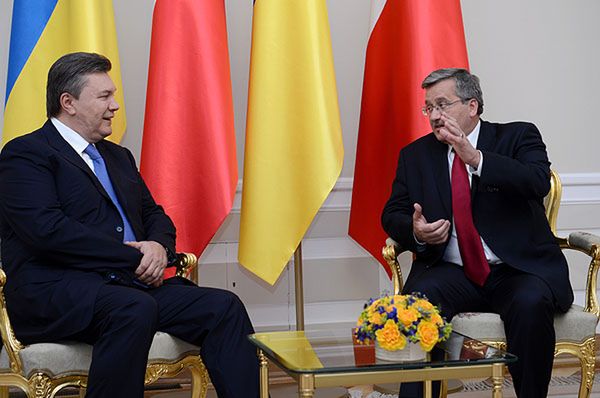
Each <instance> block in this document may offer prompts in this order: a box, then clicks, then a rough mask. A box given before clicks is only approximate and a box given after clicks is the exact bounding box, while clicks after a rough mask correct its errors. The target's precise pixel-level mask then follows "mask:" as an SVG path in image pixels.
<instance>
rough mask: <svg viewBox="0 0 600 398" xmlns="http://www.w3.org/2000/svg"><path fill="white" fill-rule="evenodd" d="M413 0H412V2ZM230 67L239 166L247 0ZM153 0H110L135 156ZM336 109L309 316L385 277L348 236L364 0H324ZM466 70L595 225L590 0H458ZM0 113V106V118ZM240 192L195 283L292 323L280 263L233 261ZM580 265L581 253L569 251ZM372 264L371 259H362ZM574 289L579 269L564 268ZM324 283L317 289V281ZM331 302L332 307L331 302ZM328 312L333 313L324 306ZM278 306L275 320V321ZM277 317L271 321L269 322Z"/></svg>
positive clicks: (255, 313)
mask: <svg viewBox="0 0 600 398" xmlns="http://www.w3.org/2000/svg"><path fill="white" fill-rule="evenodd" d="M414 1H417V0H414ZM225 2H226V6H227V17H228V26H229V45H230V57H231V76H232V83H233V95H234V106H235V123H236V130H237V138H238V159H239V164H240V175H241V173H242V167H241V166H242V164H243V163H242V162H243V143H244V127H245V114H246V105H247V104H246V96H247V84H248V64H249V57H250V38H251V23H252V20H251V18H252V14H251V13H252V1H251V0H226V1H225ZM152 4H153V1H149V0H143V1H142V0H127V1H125V0H115V1H114V7H115V14H116V15H115V18H116V24H117V30H118V31H117V33H118V37H119V47H120V54H121V66H122V73H123V82H124V91H125V105H126V108H127V114H128V126H129V128H128V132H127V134H126V136H125V138H124V140H123V142H122V143H123V145H125V146H127V147H129V148H130V149H131V150H132V151H133V152H134V154H135V155H136V156H137V157H139V153H140V145H141V130H142V124H143V112H144V98H145V90H146V77H147V62H148V61H147V60H148V52H149V38H150V24H151V17H152ZM328 6H329V18H330V24H331V36H332V43H333V53H334V59H335V67H336V73H337V84H338V91H339V101H340V111H341V118H342V126H343V134H344V144H345V161H344V168H343V171H342V178H341V179H340V182H339V183H338V184H337V185H336V189H335V191H334V194H333V195H332V196H331V197H330V198H329V200H328V202H327V203H326V205H325V206H324V208H323V209H322V210H321V211H320V212H319V215H318V216H317V219H316V221H315V222H314V223H313V226H312V227H311V229H310V230H309V233H308V235H307V239H306V240H305V251H304V255H305V258H306V265H305V267H306V270H305V286H306V301H307V311H306V312H307V322H308V323H311V322H312V323H320V322H326V321H347V320H349V319H351V318H352V317H353V316H354V315H353V314H358V311H359V310H360V304H361V303H362V301H363V300H364V299H365V298H367V297H368V296H373V295H376V294H377V293H378V291H379V290H380V289H383V288H384V287H385V286H386V283H387V282H385V280H384V278H382V277H381V274H380V272H379V271H378V267H377V265H375V264H374V262H373V260H372V259H371V258H369V257H368V256H367V255H366V254H365V253H364V252H363V251H362V250H361V249H360V248H358V247H357V246H356V245H355V244H354V243H353V242H352V241H351V240H349V239H348V238H347V236H346V230H347V222H348V211H349V203H350V188H351V184H352V179H351V178H352V173H353V169H354V157H355V145H356V139H357V130H358V116H359V111H360V96H361V88H362V73H363V62H364V54H365V48H366V44H367V38H368V29H369V18H370V16H369V13H370V2H369V0H328ZM11 8H12V1H11V0H8V1H6V0H5V1H1V2H0V93H1V94H0V98H2V99H3V98H4V91H5V84H6V78H5V77H6V63H7V54H8V43H9V29H10V14H11ZM462 8H463V17H464V24H465V31H466V38H467V47H468V51H469V59H470V64H471V69H472V71H473V72H474V73H476V74H478V75H479V76H480V77H481V80H482V86H483V90H484V97H485V105H486V107H485V109H486V111H485V113H484V117H485V118H486V119H488V120H494V121H509V120H530V121H533V122H535V123H536V124H537V125H538V126H539V127H540V129H541V131H542V134H543V136H544V138H545V141H546V143H547V145H548V150H549V153H550V157H551V159H552V161H553V163H554V165H553V167H554V168H556V169H557V170H558V171H559V172H560V173H561V176H563V179H564V182H565V195H564V201H563V210H562V212H561V218H560V219H559V228H560V232H561V233H562V234H563V235H564V234H567V233H568V232H569V231H571V230H574V229H587V230H591V231H593V232H600V217H599V216H600V167H598V161H597V157H596V149H597V148H598V146H599V144H600V134H599V133H598V132H597V131H596V129H597V126H596V124H597V123H595V122H596V117H595V113H596V112H600V111H599V110H597V109H596V104H597V103H598V99H597V93H598V92H600V78H598V72H597V71H599V70H600V47H598V45H597V40H598V38H599V37H600V24H598V23H596V21H595V19H596V17H597V16H598V15H600V2H599V1H597V0H573V1H569V2H567V1H564V0H529V1H522V0H503V1H497V0H462ZM2 119H3V112H0V126H1V125H2ZM238 221H239V194H238V195H237V198H236V205H235V206H234V210H233V212H232V215H231V216H230V217H229V218H228V219H227V220H226V222H225V224H224V226H223V227H222V228H221V230H220V231H219V233H218V234H217V236H216V237H215V239H214V240H213V243H212V244H211V245H210V246H209V248H208V250H207V251H206V253H205V254H204V256H203V257H202V266H201V273H202V281H203V283H205V284H208V285H212V286H219V287H224V288H228V289H230V290H234V291H236V292H237V293H238V294H239V295H240V296H241V297H242V299H243V300H244V301H245V302H246V303H247V304H248V306H249V309H250V313H251V316H252V318H253V320H254V322H255V323H257V324H259V325H262V326H263V327H270V326H271V327H272V326H274V325H276V324H278V322H280V324H281V325H280V326H283V327H285V324H286V322H288V323H293V277H292V275H290V274H289V273H288V272H287V271H286V272H285V273H284V275H283V276H282V278H281V279H280V280H279V281H278V282H277V284H276V285H275V286H274V287H270V286H267V285H265V284H264V283H262V282H261V281H259V280H257V279H256V278H254V277H253V276H252V275H250V274H249V273H248V272H246V271H244V270H243V269H242V268H241V267H239V265H238V264H237V262H236V258H237V239H238ZM576 263H577V265H576V266H575V267H579V265H582V264H584V260H583V259H579V260H576ZM365 264H370V266H365ZM572 275H573V282H574V285H576V286H575V287H576V289H577V291H578V295H579V297H581V289H582V287H583V281H584V277H585V272H584V271H583V269H578V268H573V269H572ZM323 280H327V281H331V283H328V289H320V288H319V286H321V285H320V283H319V282H320V281H321V282H322V281H323ZM332 308H335V311H332ZM334 312H335V314H336V316H338V317H337V318H335V316H334V317H333V318H332V313H334ZM281 316H283V317H284V318H285V319H284V320H283V321H281V318H280V317H281ZM277 319H279V320H277Z"/></svg>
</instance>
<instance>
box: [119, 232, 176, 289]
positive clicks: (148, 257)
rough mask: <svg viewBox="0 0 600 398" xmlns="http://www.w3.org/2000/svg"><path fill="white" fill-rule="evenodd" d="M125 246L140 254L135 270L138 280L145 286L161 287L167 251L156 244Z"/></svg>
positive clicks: (140, 243) (145, 243) (148, 242)
mask: <svg viewBox="0 0 600 398" xmlns="http://www.w3.org/2000/svg"><path fill="white" fill-rule="evenodd" d="M125 244H126V245H128V246H131V247H133V248H136V249H138V250H139V251H140V252H141V253H142V254H143V256H142V260H141V261H140V265H139V266H138V267H137V269H136V270H135V274H136V275H137V277H138V279H139V280H140V281H142V282H144V283H145V284H147V285H152V286H155V287H158V286H160V285H162V281H163V271H164V270H165V267H166V266H167V251H166V250H165V248H164V247H163V246H162V245H161V244H160V243H158V242H154V241H141V242H125Z"/></svg>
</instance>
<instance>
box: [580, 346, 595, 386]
mask: <svg viewBox="0 0 600 398" xmlns="http://www.w3.org/2000/svg"><path fill="white" fill-rule="evenodd" d="M579 362H580V363H581V385H580V386H579V398H589V396H590V394H591V392H592V386H593V384H594V370H595V369H594V367H595V362H596V355H595V349H594V339H593V338H592V339H589V340H587V341H586V342H585V343H584V345H583V346H582V347H581V349H580V356H579Z"/></svg>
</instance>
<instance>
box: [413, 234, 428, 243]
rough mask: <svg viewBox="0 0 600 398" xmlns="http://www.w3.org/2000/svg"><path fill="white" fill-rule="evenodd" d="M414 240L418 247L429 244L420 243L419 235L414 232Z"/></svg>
mask: <svg viewBox="0 0 600 398" xmlns="http://www.w3.org/2000/svg"><path fill="white" fill-rule="evenodd" d="M413 238H414V240H415V242H417V245H419V246H425V245H426V244H427V243H425V242H421V241H419V239H417V235H415V233H414V232H413Z"/></svg>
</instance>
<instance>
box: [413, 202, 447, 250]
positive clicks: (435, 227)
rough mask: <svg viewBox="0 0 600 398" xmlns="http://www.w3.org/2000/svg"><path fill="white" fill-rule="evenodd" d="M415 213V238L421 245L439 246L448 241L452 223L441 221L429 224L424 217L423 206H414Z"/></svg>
mask: <svg viewBox="0 0 600 398" xmlns="http://www.w3.org/2000/svg"><path fill="white" fill-rule="evenodd" d="M414 208H415V212H414V213H413V233H414V234H415V238H417V240H418V241H419V242H421V243H428V244H431V245H438V244H440V243H444V242H445V241H446V240H448V232H449V231H450V221H448V220H444V219H440V220H437V221H434V222H432V223H428V222H427V220H426V219H425V216H424V215H423V210H422V209H421V205H420V204H418V203H415V204H414Z"/></svg>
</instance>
